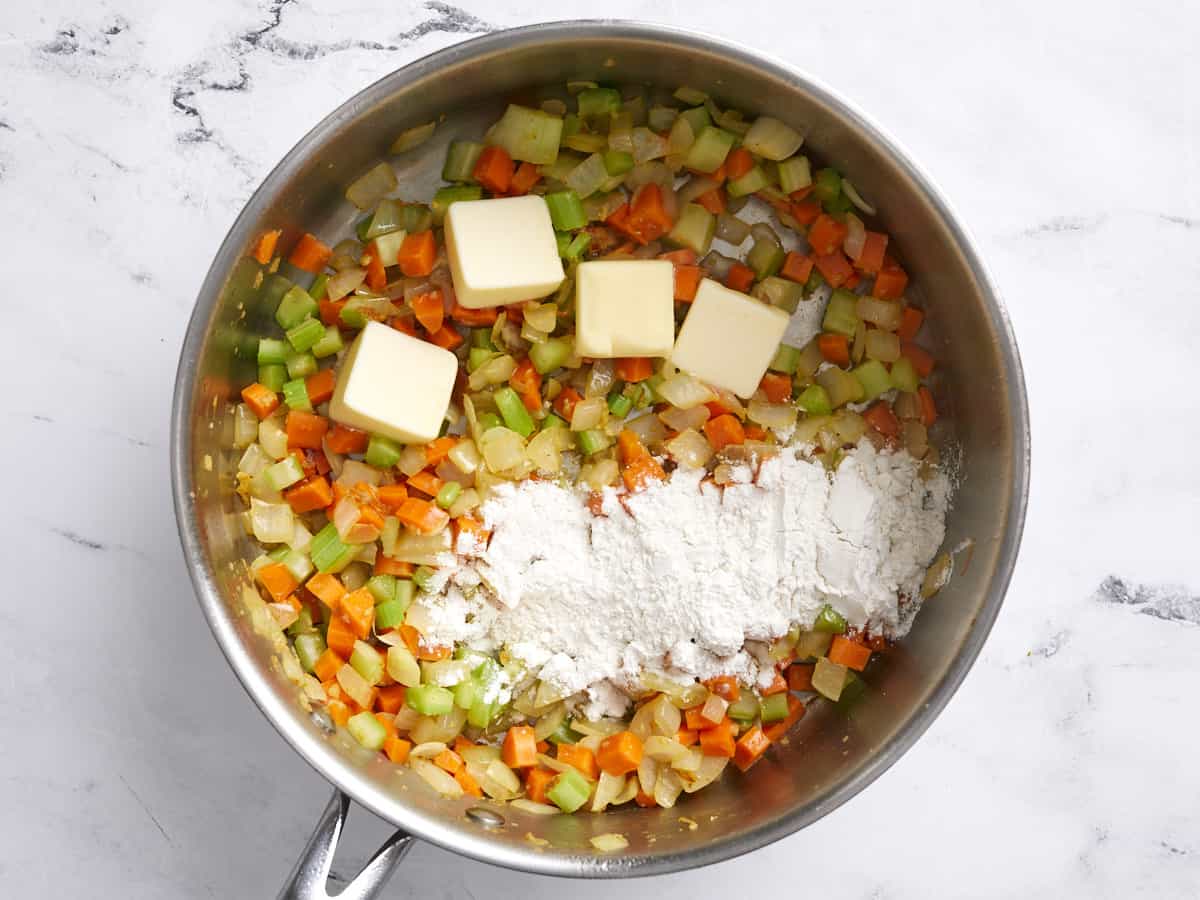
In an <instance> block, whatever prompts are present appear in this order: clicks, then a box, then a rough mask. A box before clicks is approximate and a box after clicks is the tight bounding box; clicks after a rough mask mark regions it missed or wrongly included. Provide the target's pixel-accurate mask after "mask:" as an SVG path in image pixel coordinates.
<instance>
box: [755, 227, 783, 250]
mask: <svg viewBox="0 0 1200 900" xmlns="http://www.w3.org/2000/svg"><path fill="white" fill-rule="evenodd" d="M750 235H751V237H753V238H754V240H756V241H766V242H767V243H769V244H775V245H776V246H778V245H779V235H777V234H776V233H775V229H774V228H772V227H771V226H770V225H768V224H767V223H766V222H755V223H754V224H753V225H751V226H750Z"/></svg>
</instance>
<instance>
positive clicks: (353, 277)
mask: <svg viewBox="0 0 1200 900" xmlns="http://www.w3.org/2000/svg"><path fill="white" fill-rule="evenodd" d="M366 277H367V270H366V269H364V268H363V267H362V266H355V267H354V268H352V269H343V270H342V271H340V272H335V273H334V274H333V275H332V276H331V277H330V279H329V281H327V282H326V283H325V291H326V293H327V294H328V295H329V299H330V300H341V299H342V298H343V297H345V296H346V295H347V294H349V293H351V292H352V291H356V290H358V288H359V286H360V285H361V284H362V283H363V281H365V280H366Z"/></svg>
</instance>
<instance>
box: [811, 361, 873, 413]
mask: <svg viewBox="0 0 1200 900" xmlns="http://www.w3.org/2000/svg"><path fill="white" fill-rule="evenodd" d="M817 383H818V384H819V385H821V387H823V388H825V390H826V391H827V392H828V393H829V403H830V405H831V406H832V407H833V408H834V409H837V408H838V407H840V406H845V405H846V404H847V403H857V402H858V401H859V400H861V399H862V398H863V386H862V382H860V381H859V380H858V379H857V378H855V377H854V376H853V375H852V374H851V373H849V372H847V371H846V370H845V369H839V368H837V367H836V366H831V367H830V368H828V369H822V370H821V371H820V372H818V373H817Z"/></svg>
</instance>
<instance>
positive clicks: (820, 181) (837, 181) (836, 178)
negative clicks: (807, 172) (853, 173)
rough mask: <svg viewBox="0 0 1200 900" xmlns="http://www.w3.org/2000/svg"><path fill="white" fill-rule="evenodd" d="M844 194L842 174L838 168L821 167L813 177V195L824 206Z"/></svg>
mask: <svg viewBox="0 0 1200 900" xmlns="http://www.w3.org/2000/svg"><path fill="white" fill-rule="evenodd" d="M841 195H842V176H841V175H839V174H838V173H837V170H836V169H819V170H818V171H817V174H816V177H815V178H814V179H813V197H814V198H816V200H817V202H818V203H820V204H821V205H822V206H824V207H828V206H829V204H831V203H833V202H835V201H836V200H837V199H838V197H840V196H841Z"/></svg>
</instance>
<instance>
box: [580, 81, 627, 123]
mask: <svg viewBox="0 0 1200 900" xmlns="http://www.w3.org/2000/svg"><path fill="white" fill-rule="evenodd" d="M575 101H576V102H577V103H578V104H579V115H580V116H581V117H585V118H587V117H593V116H607V115H612V114H613V113H616V112H620V110H621V93H620V92H619V91H617V90H614V89H613V88H602V87H595V88H587V89H586V90H582V91H580V92H579V94H578V95H576V97H575Z"/></svg>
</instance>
